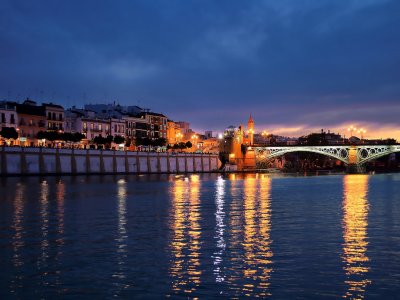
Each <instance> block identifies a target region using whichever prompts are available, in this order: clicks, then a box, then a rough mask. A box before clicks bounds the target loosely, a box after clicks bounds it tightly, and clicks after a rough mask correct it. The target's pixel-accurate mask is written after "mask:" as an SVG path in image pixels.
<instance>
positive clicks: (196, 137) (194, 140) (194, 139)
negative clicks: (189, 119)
mask: <svg viewBox="0 0 400 300" xmlns="http://www.w3.org/2000/svg"><path fill="white" fill-rule="evenodd" d="M198 138H199V137H198V136H197V135H195V134H193V135H192V140H193V145H192V146H194V145H195V143H196V141H197V139H198ZM196 146H197V144H196ZM195 148H196V147H195Z"/></svg>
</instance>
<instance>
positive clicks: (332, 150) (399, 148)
mask: <svg viewBox="0 0 400 300" xmlns="http://www.w3.org/2000/svg"><path fill="white" fill-rule="evenodd" d="M254 152H255V153H254V154H255V160H256V168H257V169H262V168H263V167H264V166H265V165H266V163H267V162H268V161H269V160H271V159H273V158H276V157H279V156H282V155H284V154H287V153H292V152H312V153H318V154H322V155H326V156H329V157H332V158H335V159H337V160H340V161H342V162H344V163H345V164H346V165H348V166H355V167H356V168H360V167H362V165H363V164H365V163H366V162H369V161H371V160H374V159H376V158H379V157H382V156H385V155H389V154H391V153H395V152H400V145H390V146H387V145H385V146H381V145H374V146H367V145H363V146H292V147H255V148H254Z"/></svg>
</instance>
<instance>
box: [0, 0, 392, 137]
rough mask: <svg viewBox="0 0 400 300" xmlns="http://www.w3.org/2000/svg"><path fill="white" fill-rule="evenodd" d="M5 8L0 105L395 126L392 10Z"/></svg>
mask: <svg viewBox="0 0 400 300" xmlns="http://www.w3.org/2000/svg"><path fill="white" fill-rule="evenodd" d="M1 6H2V9H1V10H0V45H1V46H0V66H1V72H0V97H1V98H7V97H8V96H9V95H10V96H11V97H12V98H19V99H22V98H24V97H26V96H30V97H34V98H37V99H39V100H46V101H47V100H53V101H59V102H61V103H63V104H64V105H73V104H75V105H80V104H81V103H83V102H106V101H113V100H118V101H119V102H120V103H122V104H140V105H143V106H146V107H150V108H152V109H153V110H157V111H163V112H166V113H167V114H168V115H170V117H171V118H173V119H184V120H185V119H186V120H189V121H191V122H192V123H193V125H194V127H195V128H196V127H197V128H201V129H205V128H212V129H218V128H220V129H221V128H224V127H225V126H226V125H229V124H232V123H233V124H237V123H239V122H244V121H245V120H246V117H247V115H248V114H249V113H250V112H252V113H253V114H254V115H255V118H256V120H259V123H261V124H263V125H265V126H267V125H268V124H280V125H281V126H282V127H283V126H286V127H288V128H289V127H296V126H297V125H299V124H300V125H301V126H307V127H310V128H311V127H314V126H315V127H325V126H332V127H334V126H336V125H338V124H342V123H345V122H346V121H350V120H347V119H357V121H359V122H368V121H371V122H375V123H376V124H379V123H382V124H383V125H385V126H386V125H387V124H391V125H393V124H394V125H396V124H397V125H399V123H398V121H397V120H395V119H396V117H395V116H394V115H393V113H391V112H390V111H388V110H387V109H382V106H379V105H378V103H384V106H386V107H393V106H396V104H397V103H399V95H400V84H399V82H400V72H399V69H400V40H399V39H398V36H399V34H400V18H398V11H399V10H400V2H399V1H396V0H393V1H384V0H379V1H378V0H376V1H372V0H365V1H357V0H353V1H351V0H349V1H335V0H332V1H328V0H323V1H316V0H315V1H295V0H292V1H288V0H280V1H241V0H229V1H228V0H226V1H195V0H193V1H178V0H175V1H174V0H170V1H147V0H146V1H144V0H143V1H2V4H1ZM372 107H373V108H374V109H372V110H371V109H370V108H372ZM348 108H351V110H349V109H348ZM396 109H397V106H396ZM349 111H350V112H351V113H349ZM392 111H393V110H392Z"/></svg>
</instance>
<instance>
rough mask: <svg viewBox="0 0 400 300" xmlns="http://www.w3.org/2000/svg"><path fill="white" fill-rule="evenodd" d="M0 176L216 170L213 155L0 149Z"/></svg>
mask: <svg viewBox="0 0 400 300" xmlns="http://www.w3.org/2000/svg"><path fill="white" fill-rule="evenodd" d="M0 151H1V152H0V170H1V176H16V175H46V174H59V175H74V174H126V173H133V174H134V173H137V174H140V173H185V172H189V173H192V172H193V173H202V172H214V171H218V169H219V167H220V165H221V163H220V161H219V158H218V155H217V154H206V153H163V152H160V153H158V152H132V151H117V150H94V149H88V150H81V149H51V148H29V147H27V148H24V147H1V148H0Z"/></svg>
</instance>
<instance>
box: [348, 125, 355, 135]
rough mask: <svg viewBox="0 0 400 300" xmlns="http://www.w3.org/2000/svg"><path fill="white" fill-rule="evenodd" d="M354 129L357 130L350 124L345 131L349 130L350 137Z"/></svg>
mask: <svg viewBox="0 0 400 300" xmlns="http://www.w3.org/2000/svg"><path fill="white" fill-rule="evenodd" d="M356 130H357V128H356V127H354V126H353V125H351V126H350V127H349V128H347V131H350V137H352V136H353V131H356Z"/></svg>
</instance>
